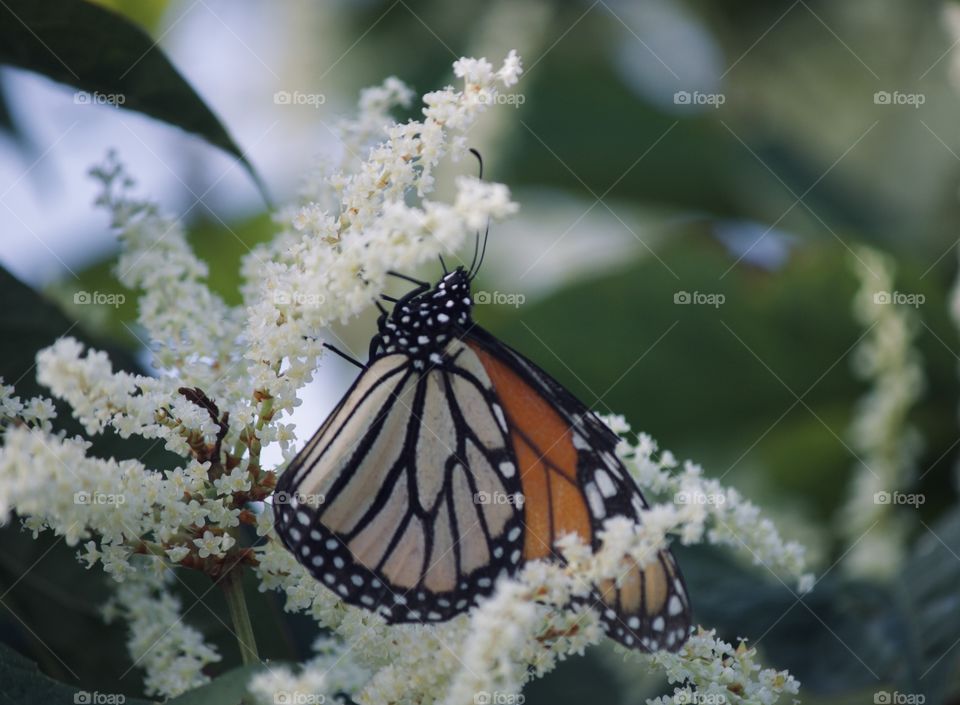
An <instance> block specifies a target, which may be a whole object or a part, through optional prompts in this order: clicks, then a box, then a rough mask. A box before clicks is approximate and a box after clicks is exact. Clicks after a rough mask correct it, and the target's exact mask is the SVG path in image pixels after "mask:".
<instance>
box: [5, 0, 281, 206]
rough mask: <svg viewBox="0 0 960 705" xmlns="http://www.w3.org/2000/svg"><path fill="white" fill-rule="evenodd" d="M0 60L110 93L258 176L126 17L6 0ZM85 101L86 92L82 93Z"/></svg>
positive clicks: (94, 8) (71, 2)
mask: <svg viewBox="0 0 960 705" xmlns="http://www.w3.org/2000/svg"><path fill="white" fill-rule="evenodd" d="M0 63H6V64H11V65H13V66H19V67H21V68H24V69H27V70H30V71H36V72H37V73H41V74H43V75H45V76H47V77H49V78H52V79H53V80H54V81H58V82H60V83H66V84H69V85H71V86H76V87H77V88H80V89H82V90H83V91H86V92H87V93H86V94H84V95H89V94H95V93H96V94H101V95H104V96H110V97H111V100H112V101H113V102H115V103H116V104H118V105H120V106H121V107H124V108H127V109H129V110H136V111H138V112H141V113H145V114H146V115H149V116H151V117H154V118H156V119H158V120H162V121H163V122H166V123H169V124H171V125H176V126H177V127H180V128H182V129H184V130H186V131H187V132H192V133H194V134H196V135H199V136H200V137H203V138H204V139H206V140H207V141H208V142H210V143H211V144H213V145H215V146H217V147H219V148H221V149H223V150H225V151H227V152H229V153H230V154H232V155H234V156H235V157H236V158H237V159H239V160H240V161H241V162H242V163H243V165H244V166H245V167H246V169H247V171H248V172H249V173H250V176H251V177H252V178H253V180H254V181H255V182H256V184H257V187H258V188H259V189H260V191H261V193H262V194H263V196H264V198H265V199H266V198H267V194H266V189H265V188H264V186H263V184H262V182H261V181H260V178H259V176H258V175H257V173H256V172H255V171H254V169H253V166H252V165H251V164H250V162H249V161H248V160H247V158H246V156H245V155H244V154H243V152H242V151H241V150H240V148H239V147H238V146H237V144H236V143H235V142H234V141H233V138H232V137H231V136H230V134H229V133H228V132H227V130H226V128H225V127H224V126H223V124H222V123H221V122H220V120H219V119H218V118H217V116H216V115H214V113H213V111H212V110H211V109H210V108H209V107H208V106H207V105H206V103H204V101H203V100H202V99H201V98H200V96H199V95H197V93H196V92H195V91H194V90H193V88H192V87H191V86H190V84H189V83H187V81H186V80H185V79H184V78H183V76H181V75H180V73H179V72H178V71H177V69H176V68H174V66H173V64H171V63H170V61H169V59H167V57H166V55H165V54H164V53H163V51H162V50H161V49H160V48H159V47H158V46H157V45H156V43H155V42H154V40H153V39H152V38H151V37H150V35H148V34H147V33H146V32H144V31H143V30H142V29H140V28H139V27H138V26H137V25H135V24H133V23H131V22H130V21H128V20H127V19H125V18H124V17H122V16H121V15H119V14H117V13H115V12H112V11H110V10H107V9H105V8H103V7H101V6H99V5H93V4H90V3H87V2H83V1H82V0H6V1H5V2H4V3H0ZM77 98H78V99H81V94H78V96H77Z"/></svg>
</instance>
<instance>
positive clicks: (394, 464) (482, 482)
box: [276, 268, 690, 651]
mask: <svg viewBox="0 0 960 705" xmlns="http://www.w3.org/2000/svg"><path fill="white" fill-rule="evenodd" d="M470 281H471V275H470V274H468V272H466V271H465V270H464V269H462V268H458V269H456V270H454V271H452V272H449V273H448V274H446V275H445V276H444V277H443V279H441V280H440V281H439V282H438V283H437V284H436V285H435V286H433V287H430V286H428V285H426V284H420V285H418V286H417V288H416V289H414V290H413V291H411V292H410V293H409V294H407V295H406V296H404V297H402V298H401V299H399V300H398V301H396V303H395V306H394V308H393V310H392V311H389V312H386V311H384V312H383V313H382V315H381V316H380V319H379V321H378V332H377V334H376V335H374V336H373V338H372V340H371V344H370V358H369V361H368V363H367V365H366V366H365V369H364V371H363V372H362V373H361V375H360V376H359V377H358V378H357V380H356V381H355V383H354V384H353V386H352V387H351V389H350V390H349V391H348V392H347V394H346V395H345V396H344V398H343V400H342V401H341V402H340V404H339V405H338V406H337V408H336V409H335V410H334V411H333V413H332V414H331V415H330V417H329V418H328V419H327V421H326V422H325V423H324V424H323V425H322V426H321V428H320V429H319V430H318V431H317V432H316V434H315V435H314V436H313V438H312V439H311V440H310V441H309V442H308V443H307V445H306V446H305V447H304V449H303V450H302V451H301V452H300V453H299V454H298V455H297V456H296V458H294V460H293V461H292V462H291V464H290V466H289V468H288V469H287V471H286V472H285V473H284V474H283V476H282V477H281V479H280V483H279V484H278V495H279V496H281V497H286V498H288V501H286V502H282V503H278V504H277V506H276V516H277V530H278V532H279V534H280V536H281V537H282V539H283V541H284V543H285V545H286V546H287V548H288V549H289V550H290V551H291V552H293V554H294V555H295V556H296V557H297V558H298V560H299V561H300V562H301V563H302V564H303V565H304V566H305V567H306V568H307V569H308V570H309V571H310V572H311V573H312V574H313V575H314V576H315V577H316V578H317V579H318V580H319V581H321V582H322V583H323V584H325V585H326V586H327V587H329V588H330V589H331V590H334V591H335V592H336V593H337V594H338V595H340V596H341V598H342V599H343V600H344V601H345V602H348V603H350V604H354V605H358V606H362V607H365V608H367V609H370V610H373V611H377V612H379V613H380V614H381V615H383V616H384V618H385V619H386V620H387V621H388V622H391V623H398V622H440V621H443V620H446V619H449V618H451V617H453V616H455V615H457V614H460V613H462V612H465V611H466V610H468V609H469V608H470V607H471V606H472V605H474V604H476V603H477V601H479V600H480V599H482V598H483V597H485V596H487V595H489V594H490V593H491V592H492V591H493V586H494V583H495V581H496V579H497V578H498V577H499V576H501V575H508V576H509V575H513V574H515V573H516V572H517V571H518V570H519V569H520V567H521V566H522V565H523V564H524V563H526V562H528V561H533V560H561V559H560V557H559V556H558V554H557V553H556V548H555V542H556V540H557V539H558V538H559V537H560V536H561V535H563V534H566V533H571V532H572V533H577V534H579V535H580V536H581V537H582V538H583V539H584V540H585V541H586V542H587V543H589V544H590V545H592V546H593V547H594V548H598V547H599V545H600V541H599V538H598V537H599V535H600V532H601V531H602V529H603V524H604V522H605V521H606V520H607V519H609V518H610V517H613V516H627V517H630V518H633V519H634V520H636V521H638V522H639V521H640V517H641V512H642V511H643V509H644V508H645V507H646V503H645V501H644V499H643V496H642V495H641V494H640V492H639V490H638V489H637V488H636V485H635V484H634V482H633V480H632V479H631V478H630V477H629V475H628V474H627V472H626V469H625V468H624V466H623V464H622V463H621V461H620V460H619V459H618V458H617V456H616V454H615V449H616V445H617V440H618V439H617V437H616V435H615V434H613V433H612V432H611V431H610V430H609V429H608V428H607V427H606V426H605V425H604V424H603V423H602V422H601V421H600V420H599V419H598V418H597V417H596V416H595V415H594V414H593V413H592V412H591V411H589V410H588V409H587V408H586V407H585V406H584V405H583V404H582V403H581V402H579V401H578V400H576V399H575V398H574V397H573V396H572V395H571V394H570V393H569V392H568V391H566V389H564V388H563V387H562V386H561V385H560V384H559V383H558V382H556V381H555V380H554V379H553V378H552V377H550V376H549V375H547V374H546V373H545V372H543V371H542V370H540V368H539V367H537V366H536V365H534V364H533V363H532V362H530V361H529V360H527V359H526V358H525V357H523V356H522V355H520V353H517V352H516V351H514V350H512V349H511V348H509V347H507V346H506V345H504V344H503V343H501V342H500V341H499V340H498V339H496V338H495V337H494V336H492V335H491V334H489V333H487V332H486V331H484V330H483V329H481V328H480V327H479V326H477V325H476V324H475V323H474V321H473V319H472V316H471V307H472V298H471V294H470ZM317 497H319V498H320V501H316V502H311V501H309V500H310V498H317ZM589 602H590V603H591V604H593V605H595V606H596V607H597V608H598V610H599V611H600V613H601V616H602V622H603V624H604V626H605V628H606V629H607V631H608V633H609V634H610V635H611V636H612V637H613V638H614V639H616V640H617V641H620V642H621V643H623V644H625V645H627V646H631V647H634V648H641V649H645V650H648V651H653V650H656V649H659V648H667V649H676V648H679V646H680V645H681V644H682V643H683V641H685V639H686V636H687V633H688V632H689V624H690V619H689V600H688V599H687V596H686V590H685V587H684V586H683V580H682V577H681V576H680V573H679V570H678V568H677V566H676V562H675V560H674V559H673V556H672V555H671V554H670V552H669V551H666V550H665V551H660V552H659V553H658V554H657V555H656V556H651V557H650V561H649V562H646V563H645V564H644V565H642V566H641V565H639V564H636V563H630V562H628V563H627V565H626V569H625V570H624V574H623V575H622V576H620V577H619V579H618V580H611V581H607V582H606V583H604V584H601V585H597V586H595V589H594V593H593V595H592V597H591V599H590V600H589Z"/></svg>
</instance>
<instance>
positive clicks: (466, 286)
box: [379, 267, 473, 367]
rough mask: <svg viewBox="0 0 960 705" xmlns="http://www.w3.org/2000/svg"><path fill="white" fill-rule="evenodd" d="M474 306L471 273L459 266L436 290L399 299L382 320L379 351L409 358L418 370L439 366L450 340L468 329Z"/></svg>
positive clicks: (447, 275) (441, 281)
mask: <svg viewBox="0 0 960 705" xmlns="http://www.w3.org/2000/svg"><path fill="white" fill-rule="evenodd" d="M472 307H473V299H472V298H471V296H470V274H469V273H468V272H467V270H466V269H464V268H463V267H457V268H456V269H455V270H453V271H452V272H448V273H447V274H446V275H444V277H443V278H442V279H441V280H440V281H439V282H437V284H436V285H435V286H434V287H433V288H431V289H427V290H426V291H422V292H420V293H416V294H414V295H411V296H409V297H404V298H402V299H400V301H398V302H397V304H396V306H395V307H394V309H393V311H392V312H391V313H390V314H389V315H388V316H384V317H383V318H382V319H381V321H380V333H379V344H380V345H379V347H380V350H381V351H382V353H383V354H390V353H404V354H406V355H409V356H410V357H412V358H413V359H414V364H415V365H416V366H418V367H425V366H426V364H440V363H441V362H442V360H443V351H444V349H445V348H446V347H447V345H448V344H449V342H450V340H452V339H453V338H456V337H458V336H457V332H458V331H460V330H463V329H464V328H467V327H469V325H470V309H471V308H472ZM417 363H420V364H417Z"/></svg>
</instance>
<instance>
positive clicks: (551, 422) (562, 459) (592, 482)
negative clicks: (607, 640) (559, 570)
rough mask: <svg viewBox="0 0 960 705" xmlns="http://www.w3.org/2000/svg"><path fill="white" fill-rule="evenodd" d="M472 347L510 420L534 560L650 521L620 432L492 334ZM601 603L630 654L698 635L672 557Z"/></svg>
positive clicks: (606, 587)
mask: <svg viewBox="0 0 960 705" xmlns="http://www.w3.org/2000/svg"><path fill="white" fill-rule="evenodd" d="M467 341H468V346H469V347H470V348H471V349H472V350H473V351H474V353H475V354H476V355H477V357H478V358H479V359H480V361H481V363H482V364H483V367H484V369H485V371H486V372H487V375H488V376H489V377H490V379H491V380H492V382H493V388H494V391H495V392H496V394H497V398H498V400H499V401H500V403H501V404H502V406H503V409H504V411H505V414H506V416H507V421H508V427H509V428H510V441H511V443H512V445H513V448H514V453H515V455H516V457H517V460H518V468H519V470H520V477H521V484H522V488H523V493H524V496H525V497H526V503H525V509H526V516H525V520H526V531H525V536H524V560H536V559H539V558H547V557H553V556H554V555H555V554H554V550H553V546H554V543H555V541H556V539H557V538H558V537H559V536H560V535H562V534H564V533H567V532H571V531H572V532H576V533H577V534H579V535H580V536H581V537H583V538H584V539H585V540H588V541H589V542H590V543H591V544H592V546H593V547H594V548H595V549H596V548H599V544H600V541H599V538H598V537H599V533H600V531H601V530H602V528H603V523H604V521H605V520H606V519H607V518H609V517H612V516H626V517H629V518H632V519H634V520H635V521H636V522H638V523H640V522H641V512H642V510H643V509H645V508H646V507H647V503H646V501H645V500H644V498H643V495H642V494H641V492H640V490H639V488H638V487H637V486H636V483H635V482H634V481H633V479H632V478H631V477H630V475H629V474H628V473H627V471H626V468H625V467H624V466H623V463H622V462H621V461H620V459H619V458H618V457H617V455H616V453H615V450H616V446H617V442H618V438H617V436H616V434H614V433H613V432H612V431H610V429H609V428H607V427H606V426H605V425H604V424H603V422H601V421H600V419H598V418H597V417H596V415H595V414H593V412H591V411H590V410H589V409H587V408H586V407H585V406H584V405H583V404H582V403H581V402H580V401H578V400H577V399H576V398H575V397H574V396H573V395H571V394H570V393H569V392H568V391H567V390H566V389H565V388H564V387H563V386H562V385H560V383H559V382H557V381H556V380H554V379H553V378H552V377H550V376H549V375H548V374H547V373H546V372H544V371H543V370H541V369H540V368H539V367H537V366H536V365H535V364H534V363H532V362H530V361H529V360H527V359H526V358H525V357H524V356H523V355H521V354H520V353H518V352H516V351H514V350H512V349H511V348H509V347H508V346H506V345H504V344H503V343H501V342H500V341H499V340H497V339H496V338H494V337H493V336H492V335H490V334H489V333H487V332H485V331H483V330H482V329H480V328H479V327H474V328H472V329H471V331H470V335H469V337H468V339H467ZM595 603H596V604H595V606H596V607H597V608H599V609H600V612H601V615H602V620H603V623H604V626H605V628H606V629H607V632H608V633H609V635H610V636H611V637H613V638H614V639H616V640H617V641H619V642H621V643H623V644H624V645H626V646H631V647H635V648H643V649H646V650H648V651H656V650H658V649H663V648H666V649H669V650H676V649H679V648H680V646H681V645H682V644H683V642H684V641H686V638H687V635H688V634H689V631H690V602H689V598H688V597H687V591H686V587H685V585H684V582H683V578H682V576H681V574H680V571H679V570H678V568H677V564H676V560H675V559H674V557H673V555H672V553H671V552H670V551H669V550H663V551H660V552H659V553H658V554H657V555H656V556H655V557H651V560H650V561H649V562H647V563H646V564H645V565H644V566H642V567H641V566H640V565H638V564H637V563H635V562H633V561H631V562H630V564H629V565H628V566H627V568H626V569H625V571H624V573H623V575H621V576H619V580H609V581H606V582H605V583H603V584H601V585H598V586H596V594H595Z"/></svg>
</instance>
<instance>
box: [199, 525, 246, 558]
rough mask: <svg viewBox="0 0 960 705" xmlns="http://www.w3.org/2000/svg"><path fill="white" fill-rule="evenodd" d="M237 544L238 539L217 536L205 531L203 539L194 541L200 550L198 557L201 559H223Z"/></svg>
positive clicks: (225, 535)
mask: <svg viewBox="0 0 960 705" xmlns="http://www.w3.org/2000/svg"><path fill="white" fill-rule="evenodd" d="M235 542H236V539H234V538H233V537H232V536H230V535H228V534H222V535H217V534H214V533H213V532H212V531H204V532H203V536H202V537H201V538H198V539H194V540H193V544H194V545H195V546H196V547H197V548H199V549H200V550H199V552H198V555H199V556H200V557H201V558H208V557H210V556H216V557H222V556H223V555H224V554H225V553H226V552H227V551H228V550H229V549H230V547H231V546H233V544H234V543H235Z"/></svg>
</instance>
